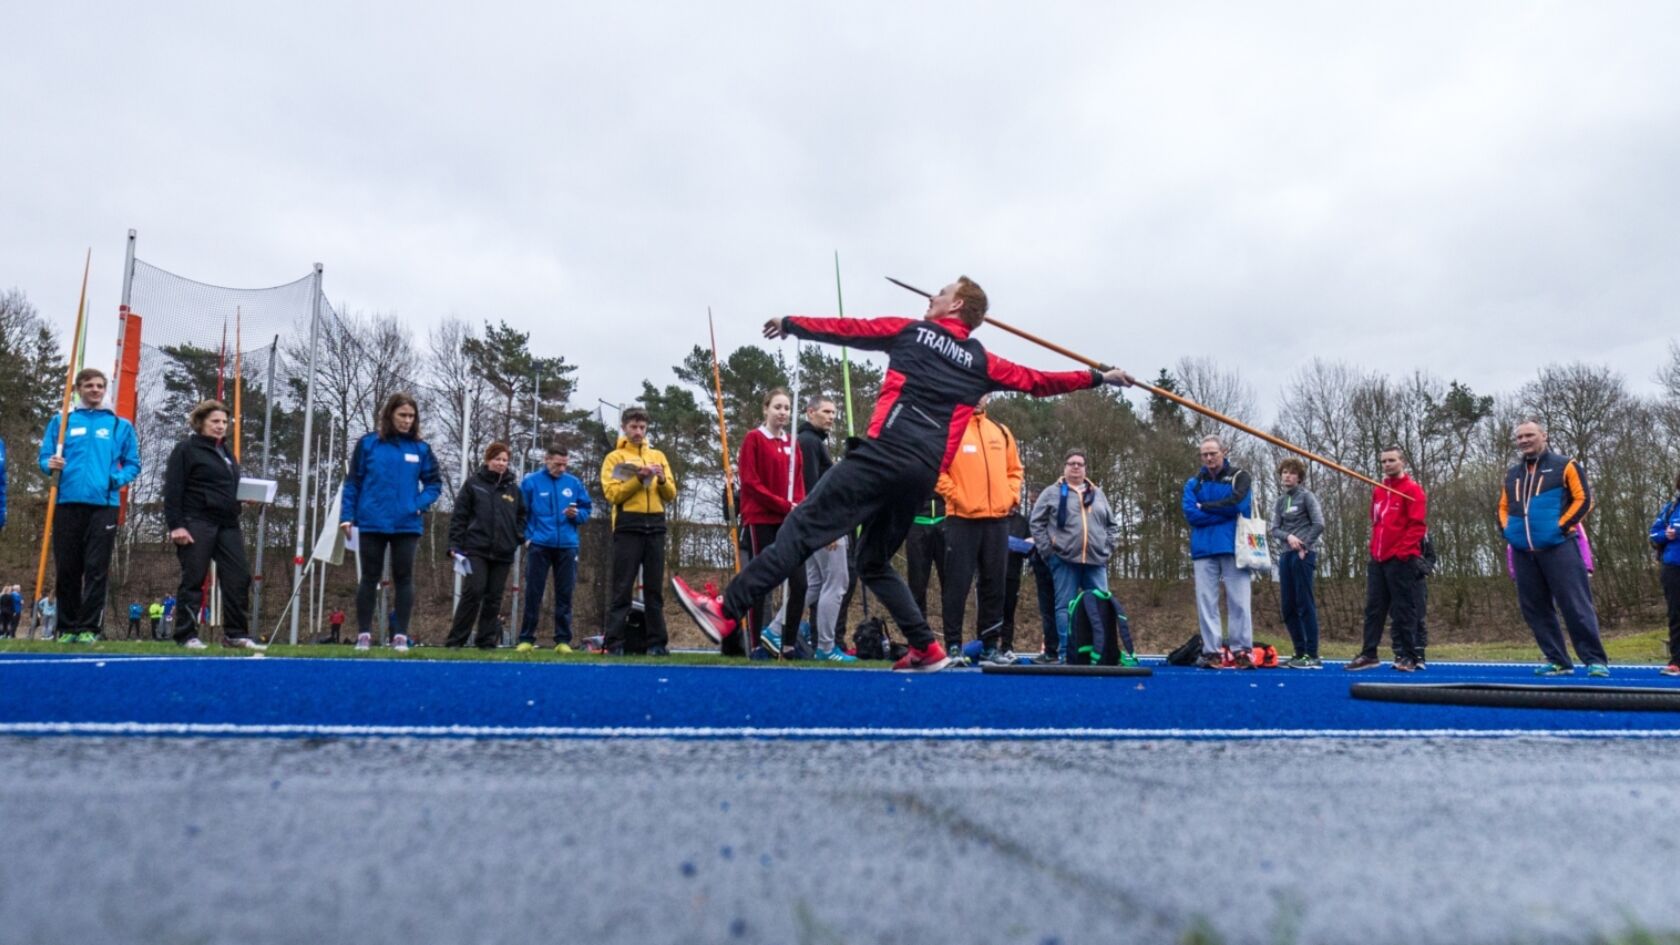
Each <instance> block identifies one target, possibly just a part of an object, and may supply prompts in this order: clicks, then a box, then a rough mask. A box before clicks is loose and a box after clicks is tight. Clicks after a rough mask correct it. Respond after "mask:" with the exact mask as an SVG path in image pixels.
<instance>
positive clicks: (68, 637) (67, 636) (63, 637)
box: [58, 633, 76, 643]
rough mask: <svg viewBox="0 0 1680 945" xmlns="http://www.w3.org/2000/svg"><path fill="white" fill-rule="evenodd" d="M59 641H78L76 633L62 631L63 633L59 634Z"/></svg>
mask: <svg viewBox="0 0 1680 945" xmlns="http://www.w3.org/2000/svg"><path fill="white" fill-rule="evenodd" d="M58 642H60V643H75V642H76V635H75V634H74V633H61V634H59V635H58Z"/></svg>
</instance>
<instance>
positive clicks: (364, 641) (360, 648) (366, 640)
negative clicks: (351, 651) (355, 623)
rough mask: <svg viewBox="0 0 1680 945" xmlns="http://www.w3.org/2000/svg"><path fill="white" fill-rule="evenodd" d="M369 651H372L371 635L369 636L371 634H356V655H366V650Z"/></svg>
mask: <svg viewBox="0 0 1680 945" xmlns="http://www.w3.org/2000/svg"><path fill="white" fill-rule="evenodd" d="M371 649H373V634H371V633H358V634H356V652H357V653H366V652H367V651H368V650H371Z"/></svg>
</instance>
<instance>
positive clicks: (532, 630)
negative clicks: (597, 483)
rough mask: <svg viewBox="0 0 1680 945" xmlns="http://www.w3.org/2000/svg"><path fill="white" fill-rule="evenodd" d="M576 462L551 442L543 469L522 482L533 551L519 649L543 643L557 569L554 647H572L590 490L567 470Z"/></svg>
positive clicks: (527, 533)
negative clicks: (548, 589)
mask: <svg viewBox="0 0 1680 945" xmlns="http://www.w3.org/2000/svg"><path fill="white" fill-rule="evenodd" d="M570 461H571V457H570V456H569V455H567V453H566V448H565V447H563V446H551V447H549V448H548V455H547V456H545V457H543V468H541V469H539V470H537V471H536V472H534V473H531V474H530V475H528V476H526V477H525V479H524V481H523V482H521V483H520V484H519V491H520V493H521V494H522V495H523V496H524V498H525V508H526V518H525V540H526V541H527V542H528V543H529V544H530V550H531V556H530V559H529V562H528V563H527V564H526V566H525V617H524V619H523V620H522V621H521V623H520V627H519V648H520V649H529V648H531V647H534V646H535V645H536V642H537V621H538V619H539V618H540V616H541V613H542V598H543V590H544V585H545V584H547V583H548V573H549V572H550V571H551V570H552V571H553V572H554V649H555V651H556V652H560V653H570V652H571V651H572V588H573V587H574V586H576V584H577V558H578V532H577V530H578V526H579V525H582V524H583V523H584V522H587V521H589V512H590V509H591V505H590V502H589V490H588V489H587V488H586V487H585V486H584V484H583V480H581V479H579V478H578V477H576V476H574V475H572V474H571V473H569V472H567V471H566V465H567V463H569V462H570Z"/></svg>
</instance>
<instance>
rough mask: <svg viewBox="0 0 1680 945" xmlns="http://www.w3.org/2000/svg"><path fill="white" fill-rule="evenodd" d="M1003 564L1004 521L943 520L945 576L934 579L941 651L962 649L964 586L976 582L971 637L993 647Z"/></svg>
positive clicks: (998, 630) (1006, 545) (1006, 555)
mask: <svg viewBox="0 0 1680 945" xmlns="http://www.w3.org/2000/svg"><path fill="white" fill-rule="evenodd" d="M1008 562H1009V520H1008V519H1004V518H957V517H956V516H954V515H952V516H947V517H946V519H945V574H944V575H943V576H942V577H941V578H940V580H941V581H943V582H944V583H943V584H942V585H941V587H940V600H939V614H940V617H941V618H942V619H943V620H944V621H945V649H947V650H952V649H956V648H958V647H961V646H962V642H963V619H964V618H965V617H966V616H967V612H968V588H969V585H970V584H977V587H976V591H975V598H974V599H975V610H976V611H978V614H977V616H978V618H979V622H978V624H977V626H976V630H975V634H974V637H975V639H977V640H983V641H985V642H986V643H987V644H988V645H991V646H996V645H997V641H998V637H999V635H1000V634H1001V633H1002V631H1003V581H1004V569H1005V568H1006V567H1007V566H1008Z"/></svg>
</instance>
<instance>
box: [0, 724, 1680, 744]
mask: <svg viewBox="0 0 1680 945" xmlns="http://www.w3.org/2000/svg"><path fill="white" fill-rule="evenodd" d="M0 735H117V736H142V737H144V736H194V735H207V736H217V735H219V736H236V737H239V736H242V737H290V738H298V737H331V738H556V739H566V738H575V739H612V738H635V739H651V738H670V739H686V740H737V739H921V738H927V739H1009V740H1036V739H1081V740H1127V741H1130V740H1145V739H1199V740H1200V739H1210V740H1237V739H1306V738H1337V739H1360V740H1375V741H1386V740H1416V739H1426V738H1480V739H1496V738H1545V739H1572V738H1640V739H1672V738H1680V729H1594V728H1570V729H1549V730H1548V729H1518V728H1506V729H1465V728H1437V729H1396V730H1390V729H1287V728H1252V729H1224V728H814V727H813V728H753V727H725V726H671V727H657V728H655V727H650V728H630V727H622V726H598V727H589V726H529V727H515V726H477V725H245V724H239V723H232V722H228V723H186V722H179V723H177V722H6V723H0Z"/></svg>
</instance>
